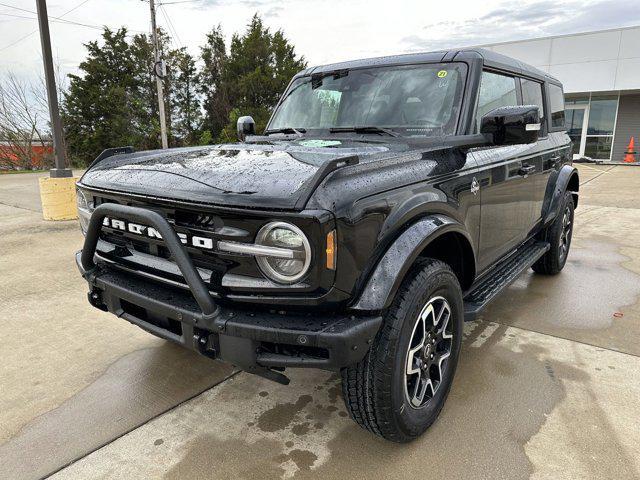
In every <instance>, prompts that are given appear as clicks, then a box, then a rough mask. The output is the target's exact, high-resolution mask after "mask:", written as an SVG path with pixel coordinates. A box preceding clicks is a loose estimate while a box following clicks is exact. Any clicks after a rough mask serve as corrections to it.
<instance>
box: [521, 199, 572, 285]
mask: <svg viewBox="0 0 640 480" xmlns="http://www.w3.org/2000/svg"><path fill="white" fill-rule="evenodd" d="M573 216H574V204H573V195H571V193H570V192H565V194H564V197H563V199H562V205H561V206H560V210H559V213H558V216H557V217H556V219H555V220H554V221H553V223H552V224H551V225H549V226H548V227H547V229H546V230H545V232H544V239H545V240H546V241H547V242H549V244H550V245H551V247H550V248H549V251H548V252H547V253H545V254H544V255H543V256H542V257H540V259H539V260H538V261H537V262H536V263H534V264H533V265H532V266H531V268H532V269H533V271H534V272H536V273H540V274H542V275H556V274H558V273H560V271H561V270H562V269H563V268H564V265H565V263H567V257H568V256H569V248H570V247H571V236H572V235H573Z"/></svg>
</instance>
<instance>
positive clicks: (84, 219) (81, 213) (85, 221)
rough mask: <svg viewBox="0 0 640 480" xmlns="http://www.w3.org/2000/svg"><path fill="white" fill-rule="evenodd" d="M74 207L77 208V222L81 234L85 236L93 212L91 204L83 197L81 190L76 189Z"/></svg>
mask: <svg viewBox="0 0 640 480" xmlns="http://www.w3.org/2000/svg"><path fill="white" fill-rule="evenodd" d="M76 205H77V206H78V221H79V222H80V230H82V234H83V235H86V234H87V229H88V228H89V220H90V219H91V212H93V210H94V208H93V202H89V201H88V200H87V197H85V195H84V193H82V190H80V189H79V188H78V189H76Z"/></svg>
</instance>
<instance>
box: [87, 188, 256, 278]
mask: <svg viewBox="0 0 640 480" xmlns="http://www.w3.org/2000/svg"><path fill="white" fill-rule="evenodd" d="M94 202H95V205H96V206H97V205H101V204H103V203H118V204H123V205H131V206H136V207H142V208H148V209H149V210H153V211H155V212H157V213H160V214H161V215H162V216H164V217H165V218H166V219H167V220H168V222H169V223H170V224H171V225H173V226H174V229H175V230H176V232H178V233H180V234H187V235H189V236H191V235H197V236H199V237H204V238H211V239H212V240H213V246H214V248H213V249H212V250H205V249H200V248H195V247H193V246H192V245H185V247H186V249H187V252H188V253H189V256H190V257H191V260H192V261H193V264H194V266H196V267H200V268H202V269H206V270H208V271H209V270H210V271H211V272H212V274H211V277H210V279H209V283H210V287H211V288H212V289H216V290H218V289H220V288H221V284H222V277H223V275H224V274H225V273H227V272H228V271H231V270H234V272H235V273H240V274H243V275H249V276H257V277H259V276H260V273H259V271H258V270H257V268H256V267H255V265H254V264H255V261H254V260H253V259H252V258H248V257H242V256H237V255H236V256H230V255H228V254H220V253H219V252H217V251H216V243H217V242H216V241H217V240H221V239H224V240H233V241H240V242H250V241H252V240H253V237H254V235H255V232H254V231H252V230H254V229H253V228H251V227H252V226H251V223H250V222H248V221H247V220H246V219H232V218H230V216H223V215H218V214H215V213H212V212H197V211H191V210H187V209H177V208H173V207H167V206H164V205H156V204H153V205H149V204H145V203H143V202H139V201H133V200H131V201H130V200H129V199H127V200H123V199H116V198H109V197H98V196H97V197H94ZM119 220H126V219H119ZM100 239H101V240H104V241H105V242H108V243H109V244H113V245H115V246H116V247H117V248H116V249H114V250H113V251H110V252H108V258H109V259H110V260H112V261H115V262H116V263H122V264H125V265H126V264H127V261H126V259H127V256H130V255H131V254H130V252H131V251H135V252H139V253H143V254H147V255H153V256H155V257H159V258H162V259H166V260H171V252H170V251H169V249H168V248H166V247H165V246H164V243H163V242H162V240H160V239H155V238H148V237H147V236H146V234H145V235H138V234H135V233H131V232H129V231H122V230H120V229H116V228H111V227H110V226H103V228H102V231H101V233H100ZM101 253H105V252H101ZM128 266H130V265H128ZM143 270H145V271H147V273H154V274H156V275H157V276H159V277H164V278H167V279H169V280H172V281H175V280H176V278H175V275H174V274H167V273H163V272H152V271H149V269H148V268H144V269H143Z"/></svg>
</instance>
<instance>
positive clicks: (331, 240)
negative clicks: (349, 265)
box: [326, 230, 337, 270]
mask: <svg viewBox="0 0 640 480" xmlns="http://www.w3.org/2000/svg"><path fill="white" fill-rule="evenodd" d="M326 252H327V268H328V269H329V270H335V269H336V253H337V247H336V231H335V230H331V231H330V232H329V233H327V249H326Z"/></svg>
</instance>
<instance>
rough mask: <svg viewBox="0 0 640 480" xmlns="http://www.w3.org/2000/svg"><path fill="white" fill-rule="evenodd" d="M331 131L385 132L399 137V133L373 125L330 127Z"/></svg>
mask: <svg viewBox="0 0 640 480" xmlns="http://www.w3.org/2000/svg"><path fill="white" fill-rule="evenodd" d="M329 131H330V132H331V133H340V132H355V133H386V134H387V135H390V136H392V137H399V136H400V135H399V134H397V133H396V132H394V131H393V130H390V129H388V128H384V127H376V126H375V125H365V126H360V127H332V128H330V129H329Z"/></svg>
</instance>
